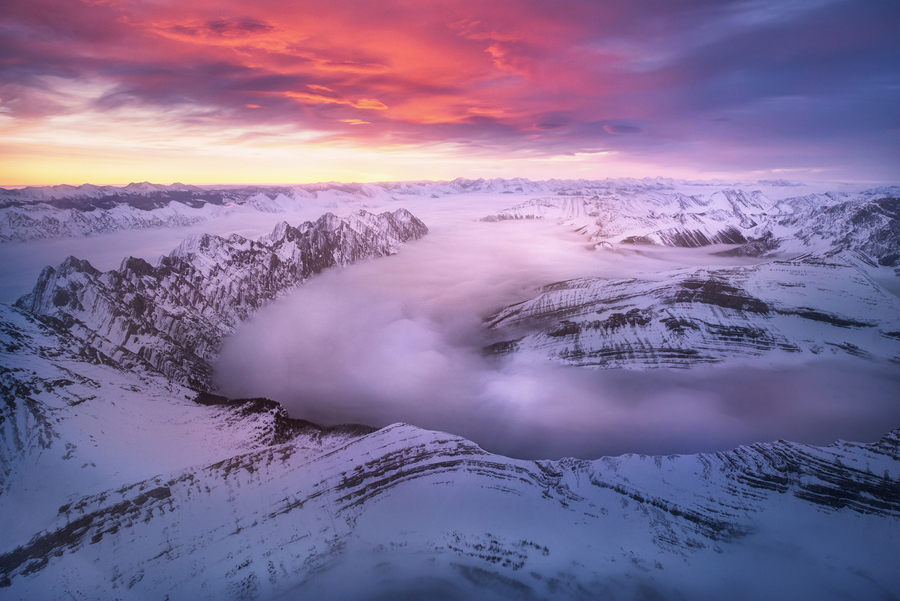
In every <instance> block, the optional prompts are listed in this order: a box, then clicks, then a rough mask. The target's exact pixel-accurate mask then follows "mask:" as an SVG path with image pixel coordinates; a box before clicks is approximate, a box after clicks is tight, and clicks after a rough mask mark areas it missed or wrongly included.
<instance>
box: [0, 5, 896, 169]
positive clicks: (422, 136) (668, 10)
mask: <svg viewBox="0 0 900 601" xmlns="http://www.w3.org/2000/svg"><path fill="white" fill-rule="evenodd" d="M898 31H900V2H898V1H897V0H888V1H883V2H882V1H878V0H845V1H841V0H742V1H726V0H678V1H675V0H634V1H606V0H583V1H582V0H503V1H495V0H444V1H440V0H437V1H433V2H425V1H414V0H382V1H377V2H375V1H370V0H328V1H318V0H310V1H301V0H257V1H254V2H247V1H246V0H240V1H238V0H171V1H170V0H148V1H139V0H3V2H2V3H0V186H15V185H26V184H27V185H35V184H59V183H69V184H81V183H86V182H90V183H95V184H124V183H128V182H130V181H143V180H150V181H154V182H158V183H171V182H173V181H181V182H184V183H300V182H314V181H328V180H340V181H377V180H399V179H450V178H454V177H457V176H463V177H471V178H477V177H514V176H522V177H528V178H531V179H544V178H549V177H587V178H593V179H601V178H604V177H618V176H655V175H663V176H674V177H687V178H696V177H702V178H712V177H729V178H752V179H759V178H772V177H779V178H786V179H807V180H808V179H818V180H849V181H873V182H879V181H898V180H900V35H898Z"/></svg>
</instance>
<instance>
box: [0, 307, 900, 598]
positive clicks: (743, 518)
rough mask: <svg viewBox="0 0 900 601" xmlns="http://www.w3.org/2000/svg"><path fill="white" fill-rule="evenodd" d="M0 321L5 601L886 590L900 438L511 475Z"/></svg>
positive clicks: (532, 468)
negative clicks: (187, 384) (323, 422)
mask: <svg viewBox="0 0 900 601" xmlns="http://www.w3.org/2000/svg"><path fill="white" fill-rule="evenodd" d="M0 324H2V326H3V327H2V329H0V342H2V345H3V346H2V347H0V355H2V359H3V365H4V366H8V367H5V371H4V373H3V387H4V388H3V392H4V399H5V401H6V405H5V407H4V409H3V411H4V413H3V416H4V420H3V422H2V425H3V436H4V443H5V444H6V445H7V447H9V443H10V442H11V441H14V440H15V441H19V442H20V443H21V447H19V448H18V454H17V455H15V456H10V455H9V454H6V455H5V456H4V457H3V460H4V466H5V470H6V471H5V473H4V482H3V488H2V495H0V524H2V527H3V532H4V536H3V539H2V540H3V545H2V547H0V598H3V599H34V598H47V599H53V598H66V597H68V596H75V597H76V598H79V597H81V598H92V599H112V598H119V599H146V598H161V599H162V598H168V599H171V600H175V599H216V600H220V599H247V598H254V599H279V598H290V599H293V598H315V599H387V598H437V599H471V598H478V599H593V598H628V599H630V598H665V599H669V598H686V599H719V598H723V596H727V597H728V598H734V599H748V600H749V599H758V598H765V597H774V598H795V597H798V596H799V597H803V596H806V597H812V598H817V599H842V598H889V596H890V595H891V594H892V591H895V590H897V587H898V586H900V576H898V574H897V571H896V565H897V561H898V559H900V553H898V550H897V545H896V541H897V540H898V537H900V501H898V499H900V431H894V432H891V433H889V434H888V435H887V436H885V437H884V438H883V439H882V440H881V441H879V442H877V443H874V444H856V443H847V442H840V443H836V444H835V445H832V446H828V447H811V446H806V445H797V444H791V443H786V442H777V443H771V444H756V445H752V446H749V447H742V448H739V449H736V450H734V451H731V452H727V453H716V454H704V455H686V456H669V457H648V456H638V455H627V456H622V457H618V458H603V459H599V460H597V461H582V460H571V459H568V460H562V461H523V460H513V459H509V458H506V457H501V456H497V455H492V454H490V453H487V452H485V451H483V450H482V449H480V448H479V447H478V446H476V445H474V444H473V443H471V442H469V441H467V440H465V439H462V438H459V437H456V436H452V435H449V434H444V433H440V432H431V431H426V430H422V429H419V428H416V427H413V426H409V425H403V424H395V425H393V426H389V427H386V428H383V429H381V430H378V431H375V432H372V431H371V430H366V429H365V428H361V427H356V428H344V429H337V430H332V431H323V430H321V429H319V428H316V427H315V426H312V425H310V424H305V423H303V422H298V421H294V420H289V419H288V418H286V417H285V416H284V415H283V411H282V410H281V409H280V408H279V407H278V406H277V405H276V404H274V403H271V402H266V401H261V400H257V401H251V402H243V403H236V404H228V403H225V402H223V401H224V400H223V399H217V398H215V397H210V396H206V397H202V396H201V397H199V400H200V401H202V402H201V403H197V402H195V401H194V400H193V399H194V398H195V395H194V394H193V393H191V392H190V391H188V390H187V389H185V388H183V387H180V386H178V385H175V384H171V383H169V382H166V381H165V380H164V379H163V378H161V377H159V376H154V375H152V374H151V375H145V374H136V373H134V372H133V371H131V370H128V369H122V368H121V367H120V366H118V365H117V364H116V363H115V362H114V361H106V360H103V359H102V358H100V357H97V356H96V355H91V351H90V347H85V346H84V345H83V343H81V342H80V341H78V340H77V339H75V338H72V337H71V336H70V335H69V334H68V332H67V331H66V330H65V329H59V328H55V327H53V326H52V325H48V324H46V323H42V322H40V321H39V320H36V319H35V318H34V317H31V316H28V315H27V314H25V313H23V312H21V311H19V310H10V309H2V310H0ZM48 349H53V352H52V353H48V352H47V351H48ZM85 351H86V352H87V354H86V355H84V354H82V353H84V352H85ZM39 422H42V423H39ZM762 574H764V575H765V577H761V576H760V575H762Z"/></svg>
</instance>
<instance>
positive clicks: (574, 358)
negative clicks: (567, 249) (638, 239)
mask: <svg viewBox="0 0 900 601" xmlns="http://www.w3.org/2000/svg"><path fill="white" fill-rule="evenodd" d="M857 263H858V258H857V257H855V256H852V255H847V254H845V253H839V254H836V255H831V256H806V257H801V258H798V259H796V260H793V261H775V262H771V263H767V264H763V265H755V266H747V267H737V268H725V269H722V268H720V269H711V268H690V269H681V270H677V271H672V272H668V273H663V274H657V275H656V276H655V277H654V278H652V279H640V278H629V279H608V278H581V279H577V280H570V281H566V282H559V283H557V284H551V285H548V286H545V287H543V288H542V289H540V290H539V291H538V292H539V294H538V295H537V296H535V297H534V298H532V299H530V300H527V301H524V302H521V303H518V304H515V305H512V306H510V307H507V308H505V309H503V310H502V311H500V312H498V313H497V314H495V315H494V316H492V317H491V318H489V320H488V325H489V327H490V328H492V329H493V330H495V331H496V333H497V335H498V337H501V338H503V340H501V341H499V342H497V343H495V344H493V345H492V346H490V347H489V348H488V350H489V351H490V352H493V353H499V354H505V353H513V352H520V353H531V354H532V355H537V356H540V357H545V358H549V359H552V360H555V361H559V362H562V363H567V364H572V365H587V366H595V367H603V368H614V367H626V368H634V369H643V368H648V367H651V368H652V367H690V366H693V365H697V364H702V363H721V362H723V361H727V360H729V359H733V358H746V357H765V356H772V357H777V356H779V355H780V354H781V355H783V354H791V355H804V354H805V355H808V356H812V355H820V356H830V355H847V354H849V355H853V356H857V357H864V358H868V359H873V360H877V361H895V362H896V361H900V301H898V299H897V297H896V296H894V295H892V294H890V293H889V292H887V291H886V290H884V288H882V287H881V286H879V285H878V284H876V283H875V282H873V281H872V280H870V279H869V278H868V277H867V276H866V274H865V273H864V271H863V270H861V269H859V268H858V266H857Z"/></svg>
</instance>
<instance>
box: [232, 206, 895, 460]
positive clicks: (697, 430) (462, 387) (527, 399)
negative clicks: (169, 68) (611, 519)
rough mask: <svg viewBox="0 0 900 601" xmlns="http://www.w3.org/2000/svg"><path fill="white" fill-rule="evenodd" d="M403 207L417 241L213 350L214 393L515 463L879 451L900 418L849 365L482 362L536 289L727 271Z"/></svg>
mask: <svg viewBox="0 0 900 601" xmlns="http://www.w3.org/2000/svg"><path fill="white" fill-rule="evenodd" d="M442 204H443V203H442ZM409 208H410V209H411V210H414V212H416V213H417V214H418V215H422V217H423V220H424V221H425V222H426V224H428V226H429V228H430V229H431V232H430V233H429V235H428V236H426V237H425V238H423V239H422V240H419V241H416V242H414V243H410V244H408V245H406V246H405V247H404V248H403V249H402V251H401V252H400V254H398V255H395V256H392V257H387V258H382V259H376V260H372V261H368V262H365V263H362V264H356V265H353V266H351V267H348V268H345V269H342V270H331V271H328V272H326V273H323V274H321V275H319V276H316V277H315V278H313V279H311V280H310V281H308V282H307V283H306V284H304V285H302V286H299V287H298V288H297V289H295V290H294V291H292V292H291V293H290V294H289V295H287V296H285V297H283V298H282V299H280V300H278V301H276V302H275V303H273V304H271V305H269V306H268V307H266V308H264V309H263V310H261V311H259V312H257V313H256V314H255V315H254V316H252V317H251V319H250V320H248V321H247V322H246V323H245V324H243V325H242V326H240V328H239V329H238V331H237V332H235V334H234V335H233V336H231V337H229V338H228V339H227V341H226V343H225V345H224V348H223V349H222V353H221V355H220V359H219V362H218V364H217V368H216V376H215V383H216V385H217V387H218V389H219V392H220V393H221V394H224V395H227V396H229V397H232V398H241V397H257V396H264V397H268V398H272V399H275V400H277V401H279V402H281V403H282V404H284V406H285V407H286V408H287V410H288V412H289V414H290V415H291V416H292V417H296V418H302V419H307V420H310V421H313V422H316V423H320V424H323V425H333V424H338V423H365V424H368V425H372V426H377V427H380V426H384V425H388V424H390V423H394V422H407V423H411V424H414V425H417V426H420V427H424V428H429V429H435V430H442V431H446V432H450V433H453V434H457V435H460V436H464V437H466V438H469V439H470V440H473V441H475V442H476V443H478V444H479V445H481V446H482V447H483V448H485V449H486V450H489V451H492V452H497V453H500V454H504V455H508V456H513V457H519V458H529V459H536V458H559V457H563V456H574V457H581V458H587V459H592V458H597V457H600V456H603V455H619V454H623V453H646V454H671V453H693V452H701V451H718V450H727V449H731V448H734V447H735V446H737V445H740V444H749V443H753V442H759V441H768V440H775V439H779V438H783V439H788V440H793V441H798V442H806V443H810V444H827V443H830V442H832V441H834V440H836V439H841V438H843V439H848V440H877V439H878V438H879V437H880V436H882V435H883V434H884V433H885V432H886V431H887V430H888V429H890V428H893V427H896V426H898V425H900V407H898V406H897V405H898V404H897V403H896V399H897V398H900V375H898V374H897V371H896V369H895V368H891V367H889V366H879V365H877V364H874V363H869V362H864V361H860V360H854V359H847V360H831V361H827V362H826V361H818V362H813V363H793V364H791V365H783V366H759V365H758V364H756V365H751V364H747V365H743V366H741V365H735V366H731V367H723V366H711V367H698V368H693V369H691V370H670V369H658V370H650V371H631V370H587V369H580V368H573V367H568V366H561V365H555V364H550V363H548V362H540V363H535V362H531V361H528V360H527V359H524V358H521V357H489V356H485V355H484V354H483V352H482V348H483V347H484V346H485V345H486V344H489V343H490V342H492V340H491V339H490V332H489V331H487V330H486V328H485V327H484V325H483V320H484V319H485V318H486V317H488V316H489V315H491V314H492V313H494V312H495V311H497V310H499V309H500V308H502V307H504V306H506V305H509V304H511V303H515V302H518V301H521V300H525V299H527V298H530V297H532V296H533V295H534V293H535V288H537V287H538V286H542V285H545V284H548V283H551V282H555V281H560V280H564V279H569V278H573V277H582V276H607V277H621V276H636V275H640V276H641V277H653V274H655V273H659V272H661V271H667V270H670V269H673V268H677V267H680V266H689V265H696V264H707V265H708V264H720V265H726V264H731V265H733V264H735V263H736V260H735V259H723V258H716V257H712V256H710V255H709V253H710V249H708V248H707V249H692V250H681V249H655V250H653V251H647V250H641V251H628V252H613V251H608V250H595V249H594V248H593V247H592V246H590V245H589V244H588V243H587V240H586V239H585V238H584V237H583V236H581V235H578V234H576V233H575V232H571V231H568V230H567V229H566V228H564V227H560V226H558V225H556V224H554V223H549V222H544V221H531V220H526V221H511V222H500V223H482V222H478V221H475V220H474V219H473V218H472V217H473V215H474V214H476V213H477V214H479V215H483V214H485V213H486V212H487V210H486V208H485V207H477V206H473V207H471V209H472V210H469V211H465V210H460V209H459V207H456V210H455V212H452V213H450V212H448V213H440V209H439V208H438V206H437V205H435V206H425V205H420V206H417V207H409ZM429 209H430V210H429ZM475 209H477V210H475ZM713 250H715V249H713ZM741 261H743V262H747V261H746V260H741Z"/></svg>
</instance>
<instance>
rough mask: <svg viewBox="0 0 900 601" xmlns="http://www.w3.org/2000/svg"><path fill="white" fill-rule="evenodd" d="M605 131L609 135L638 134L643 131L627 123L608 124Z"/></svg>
mask: <svg viewBox="0 0 900 601" xmlns="http://www.w3.org/2000/svg"><path fill="white" fill-rule="evenodd" d="M603 131H605V132H606V133H608V134H614V135H619V134H636V133H639V132H640V131H641V128H640V127H638V126H636V125H628V124H625V123H607V124H606V125H604V126H603Z"/></svg>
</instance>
